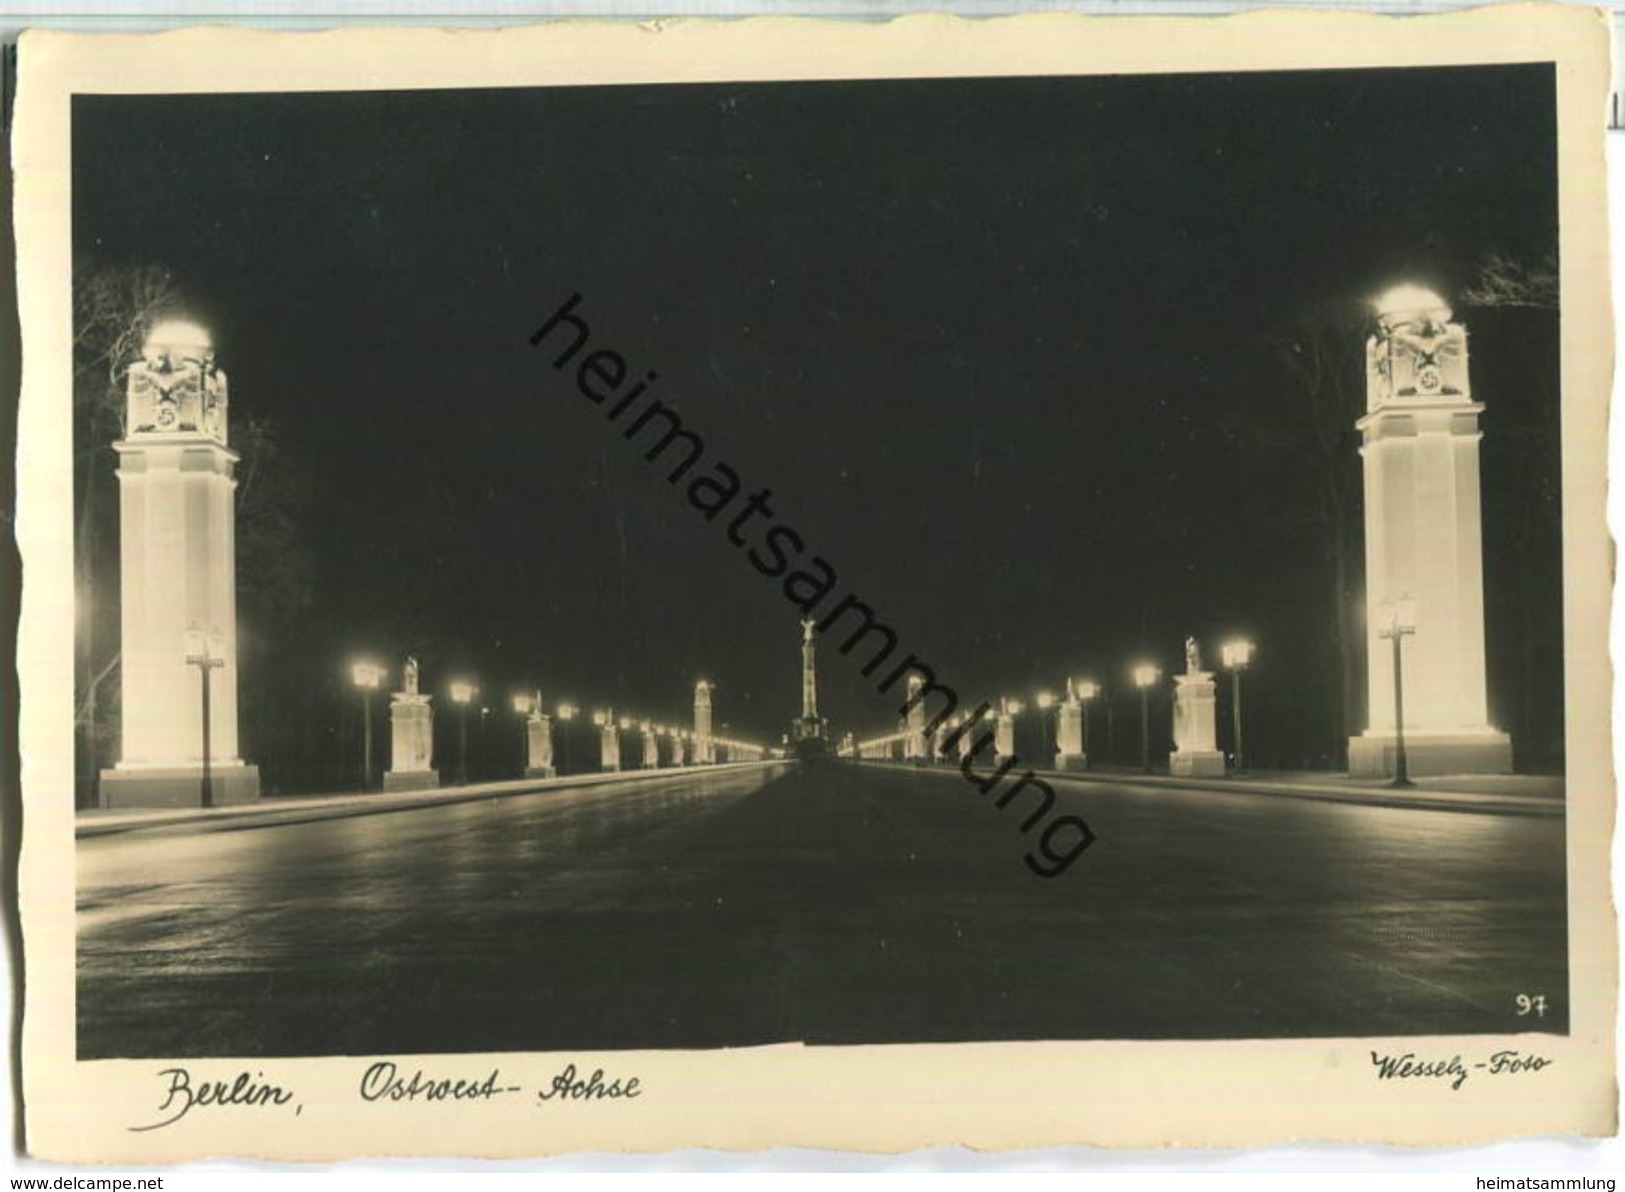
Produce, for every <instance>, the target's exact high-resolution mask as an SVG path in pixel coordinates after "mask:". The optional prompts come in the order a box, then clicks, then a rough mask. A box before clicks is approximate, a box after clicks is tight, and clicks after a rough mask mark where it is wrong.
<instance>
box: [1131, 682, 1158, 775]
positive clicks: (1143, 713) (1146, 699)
mask: <svg viewBox="0 0 1625 1192" xmlns="http://www.w3.org/2000/svg"><path fill="white" fill-rule="evenodd" d="M1161 674H1162V672H1161V671H1160V670H1158V669H1157V668H1156V667H1154V666H1148V665H1141V666H1137V667H1135V668H1134V685H1135V686H1136V687H1138V688H1139V689H1140V768H1141V769H1142V770H1144V771H1145V772H1146V773H1147V774H1149V773H1151V685H1152V684H1153V683H1155V682H1156V681H1157V679H1158V677H1160V676H1161Z"/></svg>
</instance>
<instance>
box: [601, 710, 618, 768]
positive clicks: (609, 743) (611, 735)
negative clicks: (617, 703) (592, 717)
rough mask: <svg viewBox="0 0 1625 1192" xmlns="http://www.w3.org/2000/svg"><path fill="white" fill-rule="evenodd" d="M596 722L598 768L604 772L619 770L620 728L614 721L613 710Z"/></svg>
mask: <svg viewBox="0 0 1625 1192" xmlns="http://www.w3.org/2000/svg"><path fill="white" fill-rule="evenodd" d="M602 716H603V718H602V719H601V720H600V721H599V722H598V768H599V769H601V770H605V771H613V770H619V769H620V768H621V734H620V726H619V725H618V724H617V723H616V721H615V710H614V709H613V708H611V709H610V710H609V711H607V712H605V713H603V714H602Z"/></svg>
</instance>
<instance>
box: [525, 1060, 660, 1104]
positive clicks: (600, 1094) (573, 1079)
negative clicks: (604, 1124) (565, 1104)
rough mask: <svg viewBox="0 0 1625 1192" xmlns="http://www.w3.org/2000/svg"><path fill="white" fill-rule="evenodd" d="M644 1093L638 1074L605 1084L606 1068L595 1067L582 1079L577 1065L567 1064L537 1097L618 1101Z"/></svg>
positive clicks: (565, 1099)
mask: <svg viewBox="0 0 1625 1192" xmlns="http://www.w3.org/2000/svg"><path fill="white" fill-rule="evenodd" d="M642 1093H643V1090H642V1089H641V1088H639V1087H638V1078H637V1077H636V1076H633V1077H631V1078H630V1079H628V1080H619V1079H617V1080H612V1081H610V1082H609V1083H608V1084H605V1083H604V1070H603V1069H602V1068H594V1069H593V1071H592V1075H591V1076H589V1077H587V1078H586V1079H585V1080H581V1079H579V1078H578V1077H577V1076H576V1066H575V1065H574V1064H566V1065H565V1066H564V1071H562V1072H560V1073H559V1074H558V1075H557V1076H555V1077H554V1078H553V1086H552V1088H549V1089H542V1090H540V1091H539V1092H537V1094H536V1099H537V1100H538V1101H551V1100H553V1099H554V1098H555V1097H557V1098H558V1099H559V1100H560V1101H618V1100H630V1099H631V1098H633V1097H637V1096H641V1095H642Z"/></svg>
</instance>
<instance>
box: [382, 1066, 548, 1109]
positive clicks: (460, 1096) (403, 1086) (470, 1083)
mask: <svg viewBox="0 0 1625 1192" xmlns="http://www.w3.org/2000/svg"><path fill="white" fill-rule="evenodd" d="M501 1079H502V1070H501V1069H500V1068H492V1069H491V1071H490V1072H489V1073H488V1074H487V1075H486V1076H485V1078H484V1079H479V1078H477V1077H476V1078H471V1079H464V1080H456V1079H447V1078H443V1077H434V1076H425V1075H424V1074H423V1069H421V1068H417V1069H414V1070H413V1072H412V1075H411V1077H410V1079H408V1078H407V1077H404V1076H402V1075H401V1074H400V1068H399V1067H398V1066H397V1065H396V1064H395V1062H394V1061H393V1060H379V1061H378V1062H377V1063H376V1064H373V1065H372V1066H371V1067H370V1068H368V1069H367V1070H366V1071H365V1072H364V1073H362V1075H361V1099H362V1100H363V1101H490V1100H492V1099H493V1098H496V1097H500V1096H502V1095H503V1094H504V1093H517V1092H519V1091H520V1088H519V1086H518V1085H517V1084H513V1085H502V1084H500V1083H498V1082H499V1081H500V1080H501Z"/></svg>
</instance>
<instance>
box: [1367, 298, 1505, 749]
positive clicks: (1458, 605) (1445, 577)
mask: <svg viewBox="0 0 1625 1192" xmlns="http://www.w3.org/2000/svg"><path fill="white" fill-rule="evenodd" d="M1483 409H1484V407H1483V406H1482V405H1480V404H1479V403H1477V402H1475V401H1473V399H1472V389H1471V385H1470V384H1469V380H1468V368H1467V329H1466V328H1465V327H1463V326H1462V325H1461V324H1460V323H1456V322H1452V321H1451V312H1450V308H1449V307H1447V306H1446V305H1445V304H1444V302H1443V300H1441V299H1440V298H1439V297H1438V296H1437V295H1435V294H1431V293H1429V292H1427V291H1426V290H1421V289H1417V288H1415V287H1411V286H1406V287H1401V288H1400V289H1397V290H1394V291H1392V292H1390V293H1389V294H1387V295H1385V296H1384V297H1383V298H1382V299H1381V300H1380V301H1379V303H1378V304H1377V329H1376V331H1375V333H1374V334H1373V335H1372V336H1371V338H1370V339H1369V340H1368V341H1367V342H1366V414H1365V417H1363V418H1361V419H1360V420H1359V422H1357V423H1356V424H1355V426H1356V428H1357V429H1358V430H1359V431H1360V433H1361V435H1362V437H1363V446H1362V447H1361V448H1360V454H1361V456H1363V457H1364V468H1365V559H1366V604H1365V615H1366V666H1367V679H1368V683H1367V689H1366V694H1367V702H1368V707H1369V709H1370V719H1369V721H1368V723H1369V727H1368V728H1367V729H1366V731H1365V732H1364V733H1363V734H1362V735H1360V736H1358V737H1354V738H1352V739H1351V740H1350V741H1349V771H1350V773H1352V774H1355V775H1359V776H1366V777H1372V776H1380V775H1384V774H1388V773H1391V772H1392V770H1393V764H1394V753H1395V731H1394V730H1395V725H1394V707H1395V691H1394V679H1395V676H1394V669H1393V657H1394V654H1393V650H1392V647H1391V643H1390V642H1389V641H1388V640H1386V639H1381V638H1380V637H1379V630H1380V629H1381V627H1382V617H1381V611H1382V610H1383V609H1384V608H1387V607H1392V606H1393V605H1394V604H1396V603H1397V602H1399V601H1402V600H1407V601H1413V602H1414V608H1415V618H1416V631H1415V633H1414V634H1412V635H1410V636H1408V637H1407V638H1406V639H1405V641H1404V648H1403V661H1402V663H1401V672H1400V679H1401V681H1402V683H1403V698H1402V705H1403V707H1404V709H1405V724H1404V730H1405V731H1404V740H1405V752H1406V757H1407V762H1408V767H1409V770H1410V772H1411V773H1412V774H1460V773H1506V772H1508V771H1510V770H1511V768H1512V741H1511V738H1509V737H1508V736H1507V735H1506V734H1505V733H1503V732H1500V731H1498V730H1496V729H1495V728H1493V727H1491V725H1490V722H1489V709H1488V695H1487V687H1486V682H1485V673H1484V567H1483V555H1482V551H1483V546H1482V529H1481V524H1480V514H1479V475H1478V443H1479V439H1480V438H1481V437H1482V434H1481V432H1480V430H1479V427H1478V416H1479V414H1480V413H1481V412H1482V411H1483Z"/></svg>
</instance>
